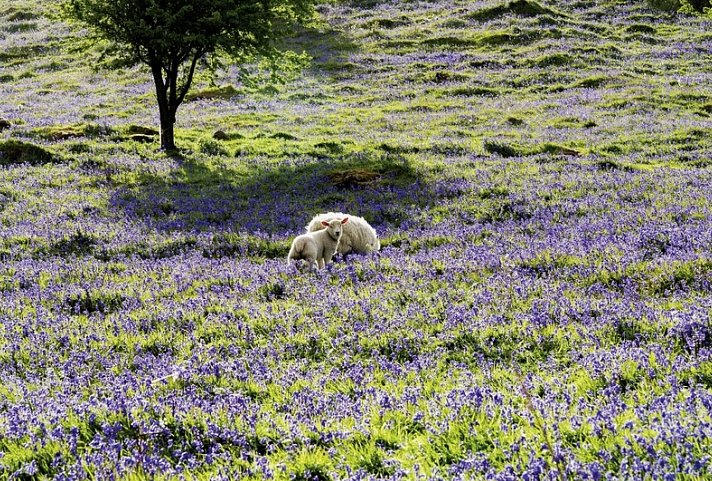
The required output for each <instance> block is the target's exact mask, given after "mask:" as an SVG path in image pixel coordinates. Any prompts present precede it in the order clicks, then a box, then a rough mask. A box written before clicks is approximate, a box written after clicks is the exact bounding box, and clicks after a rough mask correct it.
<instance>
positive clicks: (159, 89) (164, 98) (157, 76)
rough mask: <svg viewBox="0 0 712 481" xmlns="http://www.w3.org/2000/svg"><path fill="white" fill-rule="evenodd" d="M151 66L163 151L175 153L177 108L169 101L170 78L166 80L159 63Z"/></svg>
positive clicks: (156, 62)
mask: <svg viewBox="0 0 712 481" xmlns="http://www.w3.org/2000/svg"><path fill="white" fill-rule="evenodd" d="M150 65H151V72H152V73H153V82H154V84H155V86H156V100H157V101H158V113H159V117H160V122H161V150H164V151H166V152H173V151H175V150H176V143H175V137H174V130H173V127H174V125H175V123H176V108H177V106H172V105H171V104H170V101H169V88H170V85H169V81H170V76H169V77H168V79H165V80H164V78H163V69H162V67H161V63H160V62H159V61H157V60H155V61H153V62H152V63H151V64H150Z"/></svg>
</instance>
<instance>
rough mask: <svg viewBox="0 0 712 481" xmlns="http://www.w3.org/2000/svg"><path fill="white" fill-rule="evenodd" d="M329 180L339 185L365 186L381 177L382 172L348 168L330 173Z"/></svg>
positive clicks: (346, 186) (348, 186)
mask: <svg viewBox="0 0 712 481" xmlns="http://www.w3.org/2000/svg"><path fill="white" fill-rule="evenodd" d="M328 177H329V181H330V182H331V183H332V184H334V185H335V186H337V187H345V188H350V187H363V186H365V185H369V184H372V183H374V182H376V181H377V180H378V179H380V178H381V174H379V173H378V172H374V171H372V170H368V169H347V170H340V171H335V172H331V173H329V174H328Z"/></svg>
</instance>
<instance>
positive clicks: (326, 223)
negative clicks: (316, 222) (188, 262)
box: [321, 220, 329, 227]
mask: <svg viewBox="0 0 712 481" xmlns="http://www.w3.org/2000/svg"><path fill="white" fill-rule="evenodd" d="M321 225H323V226H324V227H329V223H328V222H327V221H325V220H323V221H321Z"/></svg>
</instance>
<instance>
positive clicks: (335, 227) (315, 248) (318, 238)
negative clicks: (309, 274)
mask: <svg viewBox="0 0 712 481" xmlns="http://www.w3.org/2000/svg"><path fill="white" fill-rule="evenodd" d="M348 222H349V218H348V217H344V218H343V219H341V218H339V219H332V220H330V221H328V222H327V221H322V222H321V224H322V226H323V229H322V230H319V231H316V232H307V233H306V234H302V235H300V236H297V237H295V239H294V240H293V241H292V248H291V249H289V255H288V256H287V265H289V264H291V262H292V260H295V261H296V260H298V259H305V260H306V261H307V262H308V263H309V267H310V268H311V269H314V268H316V267H317V265H318V267H320V268H323V267H324V265H326V264H327V263H329V262H331V258H332V257H334V254H336V249H337V247H338V245H339V240H340V239H341V238H342V233H343V228H342V226H343V225H348Z"/></svg>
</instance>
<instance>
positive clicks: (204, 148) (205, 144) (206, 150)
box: [198, 138, 230, 156]
mask: <svg viewBox="0 0 712 481" xmlns="http://www.w3.org/2000/svg"><path fill="white" fill-rule="evenodd" d="M198 151H199V152H201V153H203V154H205V155H216V156H220V155H222V156H227V155H230V153H229V152H228V151H227V149H226V148H225V147H223V146H222V145H220V142H218V141H217V140H215V139H209V138H202V139H200V140H199V141H198Z"/></svg>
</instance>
